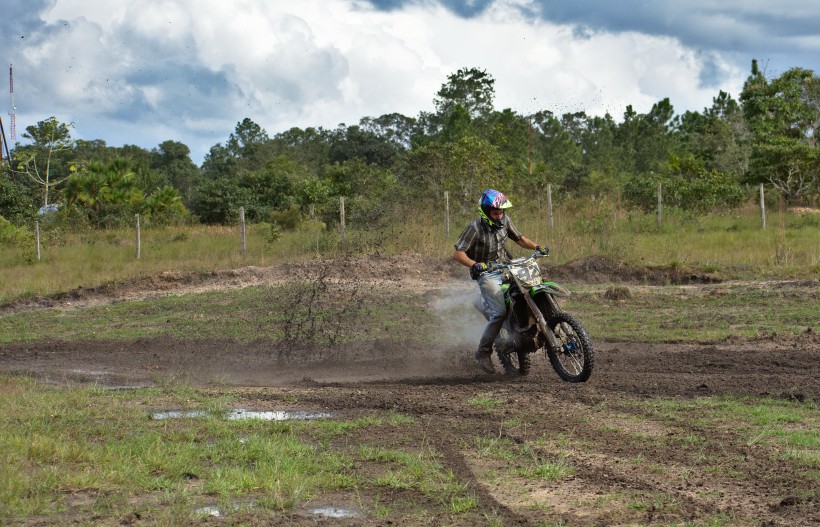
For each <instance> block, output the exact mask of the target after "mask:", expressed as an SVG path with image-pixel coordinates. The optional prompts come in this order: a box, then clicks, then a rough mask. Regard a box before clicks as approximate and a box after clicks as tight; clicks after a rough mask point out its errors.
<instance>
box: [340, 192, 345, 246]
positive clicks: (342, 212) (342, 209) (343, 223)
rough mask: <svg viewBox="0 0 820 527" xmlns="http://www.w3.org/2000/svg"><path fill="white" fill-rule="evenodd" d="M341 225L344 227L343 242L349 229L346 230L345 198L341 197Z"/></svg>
mask: <svg viewBox="0 0 820 527" xmlns="http://www.w3.org/2000/svg"><path fill="white" fill-rule="evenodd" d="M339 223H341V225H342V240H344V239H345V234H347V229H346V228H345V197H344V196H339Z"/></svg>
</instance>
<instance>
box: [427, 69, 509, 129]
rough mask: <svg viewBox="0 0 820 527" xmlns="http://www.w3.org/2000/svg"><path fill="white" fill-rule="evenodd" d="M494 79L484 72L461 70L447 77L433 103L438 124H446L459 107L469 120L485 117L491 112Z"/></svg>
mask: <svg viewBox="0 0 820 527" xmlns="http://www.w3.org/2000/svg"><path fill="white" fill-rule="evenodd" d="M494 85H495V79H493V77H492V75H490V74H489V73H487V72H486V71H485V70H482V69H478V68H462V69H460V70H458V71H457V72H455V73H452V74H450V75H448V76H447V82H446V83H444V84H443V85H442V86H441V89H440V90H439V91H438V93H437V94H436V98H435V100H434V101H433V102H434V104H435V106H436V112H437V114H438V116H439V118H440V122H446V121H447V120H448V118H449V117H450V115H451V114H452V113H453V112H454V111H455V109H456V107H458V106H460V107H462V108H464V110H466V111H467V115H468V116H469V117H470V119H477V118H480V117H487V116H488V115H489V114H490V112H492V111H493V99H494V98H495V87H494Z"/></svg>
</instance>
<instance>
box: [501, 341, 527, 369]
mask: <svg viewBox="0 0 820 527" xmlns="http://www.w3.org/2000/svg"><path fill="white" fill-rule="evenodd" d="M497 355H498V362H500V363H501V366H503V367H504V372H505V373H506V374H507V375H512V376H516V375H526V374H528V373H529V372H530V354H529V353H527V352H526V351H523V350H521V349H519V348H518V347H517V346H512V347H510V348H508V349H507V350H502V351H498V352H497Z"/></svg>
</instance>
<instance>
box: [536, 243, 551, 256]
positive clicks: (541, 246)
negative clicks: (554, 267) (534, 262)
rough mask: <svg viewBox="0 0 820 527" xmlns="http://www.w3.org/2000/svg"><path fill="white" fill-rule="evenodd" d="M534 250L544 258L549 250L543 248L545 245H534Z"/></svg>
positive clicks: (545, 247)
mask: <svg viewBox="0 0 820 527" xmlns="http://www.w3.org/2000/svg"><path fill="white" fill-rule="evenodd" d="M535 250H536V251H537V252H539V253H541V254H543V255H544V256H546V255H548V254H549V253H550V248H549V247H547V246H545V245H536V246H535Z"/></svg>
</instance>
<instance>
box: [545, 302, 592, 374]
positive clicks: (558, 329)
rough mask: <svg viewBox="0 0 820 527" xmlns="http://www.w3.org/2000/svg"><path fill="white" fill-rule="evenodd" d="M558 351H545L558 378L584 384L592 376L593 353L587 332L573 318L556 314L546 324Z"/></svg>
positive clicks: (564, 314)
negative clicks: (556, 342)
mask: <svg viewBox="0 0 820 527" xmlns="http://www.w3.org/2000/svg"><path fill="white" fill-rule="evenodd" d="M547 326H549V328H550V330H552V333H553V335H555V339H556V340H557V341H558V345H559V346H560V347H559V349H557V350H554V349H547V356H548V357H549V358H550V363H551V364H552V367H553V368H554V369H555V371H556V372H557V373H558V376H559V377H561V379H563V380H565V381H567V382H584V381H586V380H587V379H589V376H590V375H592V366H593V365H594V362H595V352H594V351H593V349H592V341H591V340H590V339H589V335H588V334H587V330H586V329H584V326H582V325H581V322H580V321H578V319H576V318H575V317H573V316H572V315H570V314H567V313H558V314H557V315H555V316H553V317H552V318H550V319H549V321H548V322H547Z"/></svg>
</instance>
